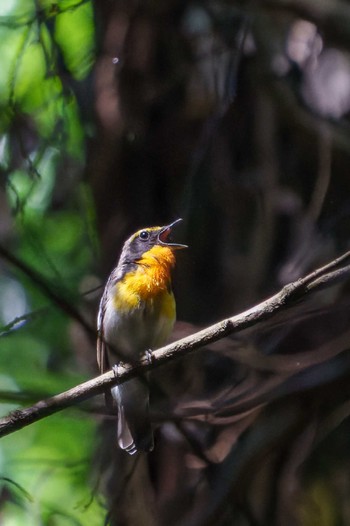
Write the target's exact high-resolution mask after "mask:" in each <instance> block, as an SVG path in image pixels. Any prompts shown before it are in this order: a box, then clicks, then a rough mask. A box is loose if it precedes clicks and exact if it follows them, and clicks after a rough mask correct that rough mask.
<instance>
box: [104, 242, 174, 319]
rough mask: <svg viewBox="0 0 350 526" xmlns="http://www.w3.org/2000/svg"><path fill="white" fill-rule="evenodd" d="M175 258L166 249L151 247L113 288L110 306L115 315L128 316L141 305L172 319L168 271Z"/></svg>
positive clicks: (172, 297)
mask: <svg viewBox="0 0 350 526" xmlns="http://www.w3.org/2000/svg"><path fill="white" fill-rule="evenodd" d="M174 263H175V256H174V254H173V253H172V251H171V250H170V249H169V248H168V247H162V246H159V245H155V246H154V247H152V248H151V250H148V251H147V252H145V253H144V254H143V256H142V258H140V259H139V260H138V261H137V268H136V270H132V271H131V272H128V273H126V274H125V276H124V277H123V278H122V279H121V280H120V281H119V282H118V283H117V284H116V286H115V288H114V295H113V305H114V308H115V309H117V310H118V312H120V313H122V312H128V311H130V309H137V308H139V307H141V306H144V305H145V304H149V306H150V307H153V308H155V309H156V310H158V309H159V311H160V313H161V315H164V316H166V317H169V318H173V317H174V316H175V301H174V296H173V294H172V292H171V275H170V273H171V268H172V267H173V265H174Z"/></svg>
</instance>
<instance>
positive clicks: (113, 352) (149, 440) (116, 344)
mask: <svg viewBox="0 0 350 526" xmlns="http://www.w3.org/2000/svg"><path fill="white" fill-rule="evenodd" d="M179 221H181V219H177V220H176V221H174V222H173V223H171V224H170V225H167V226H161V227H159V226H157V227H151V228H143V229H142V230H139V231H138V232H136V233H135V234H133V235H132V236H131V237H130V238H129V239H128V240H127V241H126V242H125V244H124V246H123V250H122V252H121V255H120V259H119V262H118V265H117V266H116V268H115V269H114V270H113V271H112V273H111V275H110V276H109V278H108V281H107V283H106V286H105V289H104V293H103V295H102V298H101V302H100V308H99V312H98V320H97V331H98V338H97V362H98V365H99V368H100V371H101V373H103V372H105V371H106V370H109V369H110V364H111V363H112V364H115V362H116V359H117V360H118V359H119V360H120V359H121V358H122V359H123V360H124V361H126V360H127V358H130V361H131V362H132V361H134V360H137V359H138V358H140V356H141V355H142V354H144V353H145V352H147V351H150V350H152V349H153V350H154V349H157V348H159V347H161V346H162V345H163V344H164V343H165V342H166V340H167V338H168V336H169V335H170V333H171V331H172V328H173V325H174V322H175V318H176V304H175V299H174V294H173V292H172V288H171V269H172V267H174V265H175V254H174V252H175V251H176V250H177V249H181V248H187V246H186V245H180V244H177V243H173V242H172V241H171V238H170V234H171V232H172V229H173V227H174V225H175V224H177V223H178V222H179ZM118 353H119V356H118ZM111 394H112V397H113V399H114V400H115V402H116V404H117V407H118V444H119V446H120V447H121V448H122V449H124V450H126V451H127V452H128V453H129V454H131V455H133V454H134V453H136V452H137V451H144V452H147V451H151V450H152V449H153V432H152V427H151V422H150V419H149V388H148V385H147V382H146V381H145V380H144V379H141V378H133V379H131V380H128V381H127V382H124V383H123V384H121V385H119V386H116V387H113V388H112V389H111Z"/></svg>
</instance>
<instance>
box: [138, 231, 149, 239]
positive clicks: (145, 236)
mask: <svg viewBox="0 0 350 526" xmlns="http://www.w3.org/2000/svg"><path fill="white" fill-rule="evenodd" d="M139 238H140V239H142V241H147V239H149V232H147V230H142V231H141V232H140V234H139Z"/></svg>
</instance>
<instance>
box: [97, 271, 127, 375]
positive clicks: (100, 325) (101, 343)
mask: <svg viewBox="0 0 350 526" xmlns="http://www.w3.org/2000/svg"><path fill="white" fill-rule="evenodd" d="M121 277H122V270H121V268H120V267H119V266H118V267H116V268H115V269H114V270H113V271H112V273H111V275H110V276H109V278H108V281H107V283H106V286H105V289H104V292H103V294H102V298H101V301H100V307H99V310H98V315H97V363H98V366H99V369H100V372H101V373H105V372H106V371H109V369H110V368H111V367H110V363H109V359H108V344H107V343H106V340H105V334H104V316H105V312H106V305H107V297H108V292H109V291H110V289H111V287H113V286H114V285H115V284H116V283H117V282H118V281H119V280H120V279H121Z"/></svg>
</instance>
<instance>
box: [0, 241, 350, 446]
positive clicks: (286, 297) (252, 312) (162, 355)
mask: <svg viewBox="0 0 350 526" xmlns="http://www.w3.org/2000/svg"><path fill="white" fill-rule="evenodd" d="M349 260H350V251H349V252H346V253H345V254H343V255H342V256H340V257H339V258H337V259H334V260H333V261H331V262H330V263H328V264H327V265H325V266H324V267H321V268H319V269H317V270H315V271H314V272H311V273H310V274H308V275H307V276H305V277H304V278H301V279H298V280H297V281H295V282H293V283H289V284H288V285H286V286H284V287H283V288H282V289H281V291H280V292H278V293H277V294H275V295H274V296H271V297H270V298H268V299H267V300H265V301H263V302H261V303H259V304H258V305H255V306H254V307H252V308H251V309H248V310H246V311H244V312H242V313H241V314H237V315H236V316H232V317H230V318H227V319H225V320H222V321H220V322H218V323H216V324H214V325H212V326H211V327H208V328H206V329H203V330H201V331H199V332H196V333H195V334H193V335H191V336H187V337H186V338H183V339H181V340H178V341H177V342H174V343H172V344H169V345H166V346H164V347H162V348H160V349H157V350H155V351H153V352H152V360H151V362H150V361H149V359H148V358H147V357H144V358H142V359H141V360H139V361H138V362H137V363H135V364H132V365H130V364H120V366H119V367H118V376H116V375H115V373H114V372H113V371H109V372H107V373H105V374H102V375H100V376H98V377H96V378H94V379H92V380H89V381H87V382H84V383H82V384H80V385H77V386H76V387H73V388H72V389H69V390H68V391H65V392H63V393H60V394H58V395H56V396H52V397H50V398H47V399H45V400H41V401H40V402H37V403H36V404H34V405H33V406H31V407H28V408H25V409H19V410H15V411H13V412H11V413H10V414H9V415H8V416H6V417H3V418H1V419H0V437H1V436H5V435H8V434H10V433H13V432H14V431H17V430H19V429H22V428H23V427H25V426H27V425H29V424H32V423H33V422H36V421H38V420H41V419H42V418H45V417H47V416H49V415H51V414H54V413H56V412H58V411H61V410H62V409H65V408H67V407H70V406H72V405H75V404H77V403H79V402H82V401H84V400H86V399H88V398H91V397H93V396H95V395H97V394H100V393H102V392H104V391H106V389H107V388H110V387H112V386H113V385H118V384H121V383H123V382H125V381H126V380H128V379H130V378H132V377H134V376H136V375H138V374H140V373H144V372H145V371H147V370H150V369H153V368H155V367H158V366H160V365H162V364H163V363H165V362H168V361H170V360H173V359H175V358H179V357H180V356H183V355H185V354H188V353H190V352H192V351H194V350H196V349H199V348H201V347H203V346H205V345H208V344H210V343H213V342H215V341H217V340H220V339H221V338H224V337H226V336H228V335H229V334H236V333H238V332H240V331H242V330H243V329H247V328H248V327H252V326H254V325H256V324H257V323H259V322H261V321H265V320H267V319H269V318H271V317H272V316H274V315H275V314H277V313H278V312H281V311H282V310H284V309H286V308H289V307H291V306H292V305H294V304H295V303H296V302H297V301H299V300H301V299H304V298H305V297H307V296H308V295H309V294H310V293H312V292H316V291H318V290H322V289H324V288H325V287H329V286H331V285H333V284H334V283H336V282H338V281H340V280H343V279H345V278H346V277H347V276H348V275H349V274H350V265H346V266H343V267H340V265H341V264H342V263H345V262H347V261H349ZM338 267H340V268H338Z"/></svg>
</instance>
